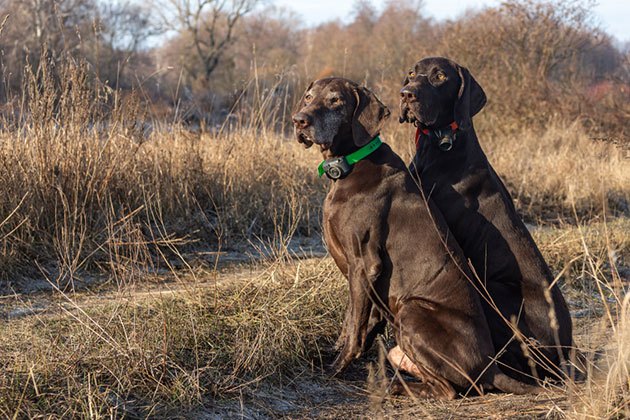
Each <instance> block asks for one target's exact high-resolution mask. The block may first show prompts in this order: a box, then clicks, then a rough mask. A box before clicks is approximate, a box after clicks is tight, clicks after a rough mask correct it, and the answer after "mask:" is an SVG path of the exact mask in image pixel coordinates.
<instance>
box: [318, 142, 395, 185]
mask: <svg viewBox="0 0 630 420" xmlns="http://www.w3.org/2000/svg"><path fill="white" fill-rule="evenodd" d="M381 144H383V142H382V141H381V139H380V138H379V137H378V136H376V137H374V138H373V139H372V141H371V142H369V143H368V144H366V145H365V146H363V147H362V148H360V149H359V150H357V151H356V152H352V153H350V154H349V155H348V156H339V157H334V158H330V159H326V160H325V161H323V162H322V163H320V164H319V167H318V168H317V170H318V172H319V176H320V177H321V176H322V175H324V174H326V176H327V177H328V178H330V179H334V180H337V179H341V178H343V177H345V176H346V175H348V174H349V173H350V172H352V166H353V165H354V164H355V163H357V162H359V161H360V160H362V159H365V158H366V157H367V156H368V155H370V154H371V153H372V152H374V151H375V150H376V149H378V148H379V147H380V145H381Z"/></svg>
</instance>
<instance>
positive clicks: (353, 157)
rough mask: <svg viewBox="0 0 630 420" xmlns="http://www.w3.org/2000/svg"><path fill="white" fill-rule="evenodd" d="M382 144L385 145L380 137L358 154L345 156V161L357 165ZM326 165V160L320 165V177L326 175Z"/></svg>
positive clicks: (318, 169)
mask: <svg viewBox="0 0 630 420" xmlns="http://www.w3.org/2000/svg"><path fill="white" fill-rule="evenodd" d="M381 144H383V142H382V141H381V138H380V137H379V136H376V137H374V138H373V139H372V141H371V142H369V143H368V144H366V145H365V146H363V147H362V148H360V149H359V150H357V151H356V152H352V153H350V154H349V155H348V156H344V159H345V160H346V162H348V164H349V165H354V164H355V163H357V162H359V161H360V160H362V159H365V158H366V157H367V156H369V155H370V154H371V153H372V152H374V151H375V150H376V149H378V148H379V147H380V145H381ZM324 163H326V161H325V160H324V161H322V163H320V164H319V166H318V167H317V171H318V172H319V176H320V177H321V176H322V175H324Z"/></svg>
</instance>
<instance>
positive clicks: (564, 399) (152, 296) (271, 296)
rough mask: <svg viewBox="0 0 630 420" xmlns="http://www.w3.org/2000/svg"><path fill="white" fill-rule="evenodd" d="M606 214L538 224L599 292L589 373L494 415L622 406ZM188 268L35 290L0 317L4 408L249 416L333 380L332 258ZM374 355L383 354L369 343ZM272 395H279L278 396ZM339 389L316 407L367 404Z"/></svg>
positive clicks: (588, 335)
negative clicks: (129, 283) (166, 280)
mask: <svg viewBox="0 0 630 420" xmlns="http://www.w3.org/2000/svg"><path fill="white" fill-rule="evenodd" d="M626 226H627V225H626ZM613 227H615V226H612V225H611V226H608V227H606V226H605V225H604V224H599V225H592V226H591V227H590V229H592V230H593V231H597V232H598V233H599V235H602V236H601V237H600V236H598V235H594V234H593V233H591V234H581V233H580V228H577V227H565V228H550V229H549V230H547V231H546V232H545V235H543V236H540V237H539V243H540V245H541V250H542V252H543V253H544V254H545V256H546V257H548V256H550V253H551V252H555V251H556V250H557V249H558V247H562V248H563V250H564V252H562V253H561V255H562V257H561V258H558V259H551V261H553V271H554V272H556V273H560V272H562V269H563V268H564V267H565V266H567V264H570V263H571V262H572V261H580V262H581V263H584V264H585V265H586V267H587V268H586V269H585V273H586V274H587V275H585V276H584V277H583V278H581V279H580V281H581V282H584V283H585V284H584V285H582V289H592V290H593V291H594V293H593V294H592V295H591V296H590V299H588V300H587V299H585V300H584V302H583V304H584V305H588V308H589V309H591V310H592V312H593V314H594V315H592V316H591V317H589V318H586V319H585V318H579V320H582V322H581V323H580V324H579V325H578V326H577V328H576V338H577V340H578V345H579V346H580V348H582V349H584V350H585V352H586V354H587V359H588V366H589V369H590V372H589V378H588V380H587V382H586V383H584V384H580V383H577V384H571V385H570V386H567V387H562V386H560V387H558V386H554V387H552V388H551V389H550V390H549V393H548V394H547V395H546V396H542V397H541V396H537V397H528V398H529V399H522V398H521V399H518V400H514V401H513V402H512V404H511V405H509V407H508V408H505V409H504V410H505V411H502V412H496V413H495V414H497V415H499V416H500V415H501V413H503V414H504V415H506V416H508V417H509V415H510V413H511V415H514V416H517V415H519V413H520V415H522V414H523V413H530V414H531V415H544V414H545V413H547V414H549V413H551V414H552V415H557V416H563V417H568V418H614V417H615V416H617V418H623V416H624V415H625V416H627V415H628V413H629V411H628V410H629V407H628V401H629V399H628V398H629V397H630V393H629V391H630V390H629V389H628V387H627V385H628V383H627V381H628V375H627V374H628V366H629V363H630V359H629V358H628V356H629V355H628V351H627V350H628V348H627V344H628V341H627V340H628V325H627V324H628V322H627V321H628V297H627V296H628V295H627V291H623V289H621V290H620V289H618V288H616V286H615V284H616V283H617V280H618V279H617V278H616V277H615V276H616V274H614V270H617V269H620V268H621V267H620V266H617V265H616V264H617V263H616V262H614V266H613V271H609V272H605V271H604V270H601V267H602V266H603V265H604V264H605V263H606V262H607V261H609V253H608V252H604V253H601V250H602V248H601V247H602V239H603V243H605V244H606V245H604V248H605V249H609V250H615V251H616V252H622V253H624V255H626V257H627V255H628V238H627V235H626V236H625V237H620V236H615V237H607V236H606V235H607V233H606V232H610V230H608V229H609V228H613ZM616 227H617V228H618V227H620V226H616ZM551 230H553V232H551ZM562 238H565V240H564V241H563V240H562ZM573 239H577V240H578V242H579V246H576V244H575V243H574V241H573ZM616 261H618V260H616ZM189 274H194V273H193V272H191V273H189ZM188 277H191V276H190V275H189V276H188ZM192 277H195V278H197V280H193V279H192V278H188V279H186V278H185V276H181V278H180V280H179V282H177V283H175V284H172V285H171V286H170V287H169V288H168V289H170V290H165V289H164V288H162V289H150V290H149V291H148V292H143V293H133V292H130V291H129V289H124V290H121V291H119V292H113V293H105V294H102V293H101V294H89V293H78V294H72V295H69V294H65V293H62V292H61V291H57V293H55V296H56V298H57V299H56V302H52V303H49V304H48V305H47V306H46V307H45V308H43V309H42V308H41V306H39V305H40V304H37V303H36V304H35V305H34V306H32V307H31V310H30V311H29V310H26V311H24V310H22V311H21V312H20V311H15V312H12V313H13V315H12V318H11V319H10V320H9V321H8V322H7V321H2V322H0V349H1V350H0V366H1V368H2V374H0V415H1V416H2V417H36V416H39V415H46V416H48V415H53V416H60V417H92V418H101V417H110V416H114V417H119V416H131V417H146V416H157V417H160V416H169V415H186V413H196V414H190V415H202V414H203V413H211V412H213V410H215V409H217V408H216V407H223V408H222V409H223V410H228V409H229V408H230V407H231V409H233V408H234V406H236V407H248V410H250V411H246V412H245V413H246V415H249V416H256V415H269V416H277V415H290V413H291V412H290V411H288V412H287V411H282V410H284V409H285V408H282V407H286V405H287V404H289V403H288V402H283V398H289V397H288V396H287V397H282V393H283V392H282V391H278V392H277V393H276V392H274V391H273V390H274V389H277V390H285V389H291V388H292V387H293V385H295V384H296V383H308V384H311V385H310V388H308V387H307V389H310V391H309V392H321V389H320V388H318V386H317V384H318V383H321V381H328V382H325V383H321V385H320V386H322V387H334V386H340V384H339V383H335V382H334V381H332V382H331V381H330V380H328V379H326V377H327V376H326V374H325V373H324V372H323V370H322V366H323V365H325V363H326V362H329V361H330V360H332V356H333V352H332V350H331V348H332V344H333V342H334V340H335V338H336V336H337V334H338V331H339V327H340V325H341V321H342V317H343V312H344V305H345V303H346V294H347V291H346V281H345V279H343V278H342V276H341V274H340V273H339V271H338V270H337V268H336V266H335V264H334V262H333V261H332V260H331V259H330V258H325V259H310V260H301V261H293V262H287V261H286V260H284V259H280V260H277V261H271V262H270V263H266V264H263V265H258V266H256V267H255V270H253V271H252V270H251V269H246V270H243V269H240V270H237V271H230V272H227V273H223V274H219V275H218V277H217V278H216V280H214V281H213V280H212V279H211V277H210V278H206V279H205V280H202V281H198V279H199V278H200V277H201V276H192ZM586 283H589V284H591V286H589V285H587V284H586ZM565 291H566V288H565ZM600 291H601V293H600ZM22 299H23V298H20V297H16V298H15V303H16V304H17V307H18V308H22V309H23V308H25V307H26V308H29V305H28V302H27V301H26V300H22ZM585 321H586V322H585ZM596 351H597V352H596ZM602 352H603V354H604V356H603V357H602V356H601V354H602ZM598 354H599V355H598ZM371 361H372V362H374V363H376V364H377V365H378V363H379V362H378V360H377V357H375V356H371ZM359 370H360V369H359ZM357 375H359V376H360V377H361V378H363V376H362V374H360V373H359V374H357ZM360 381H361V382H360V383H361V384H363V381H364V379H360ZM383 384H384V386H387V384H388V381H385V382H383ZM287 392H288V391H287ZM372 392H377V393H378V392H380V390H378V389H377V390H373V391H372ZM270 394H272V395H273V394H275V395H280V396H277V397H275V402H274V398H270V397H269V396H270ZM344 395H346V397H344ZM364 395H365V394H364ZM500 397H501V398H500V400H502V401H503V403H505V402H506V401H507V402H509V401H510V400H509V398H507V397H506V396H500ZM326 398H331V397H330V396H328V397H326ZM337 398H340V400H335V399H334V398H333V399H331V400H330V401H329V402H328V403H326V402H325V403H322V402H321V400H320V403H319V408H318V410H320V411H318V412H319V413H321V414H322V415H329V416H332V417H335V416H343V415H344V414H343V413H347V411H346V408H345V406H344V405H343V404H350V406H351V407H353V410H357V411H358V412H360V413H361V412H362V413H364V415H370V414H369V413H373V411H370V410H372V409H373V407H372V408H369V407H368V405H367V403H368V401H367V400H366V399H363V398H362V397H361V396H360V395H359V396H355V397H353V398H352V397H350V399H349V400H344V398H347V394H340V395H339V396H338V397H337ZM506 398H507V399H506ZM375 400H378V404H379V407H380V410H381V413H382V414H383V415H384V416H387V417H399V416H427V415H428V416H435V417H443V416H456V417H479V416H487V415H488V413H489V412H494V410H495V408H497V410H499V408H498V407H499V406H497V407H495V406H494V405H493V404H494V403H493V402H492V401H493V400H481V401H475V400H474V399H473V400H459V401H455V402H453V403H452V404H444V403H441V402H435V401H415V402H414V401H413V400H408V399H407V400H403V401H400V400H389V399H384V400H383V399H381V398H375ZM340 402H342V403H343V404H342V405H341V408H339V407H337V408H336V407H335V405H336V404H337V403H340ZM469 402H470V404H468V403H469ZM322 404H323V405H322ZM374 404H376V402H374V401H372V406H373V405H374ZM289 406H290V404H289ZM279 407H280V408H279ZM252 410H253V411H252ZM340 410H341V411H340ZM489 410H490V411H489ZM226 412H227V411H224V413H226ZM237 413H238V412H237ZM237 413H236V414H235V415H238V414H237ZM241 413H242V411H241ZM247 413H249V414H247ZM303 414H304V413H303Z"/></svg>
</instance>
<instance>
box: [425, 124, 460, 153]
mask: <svg viewBox="0 0 630 420" xmlns="http://www.w3.org/2000/svg"><path fill="white" fill-rule="evenodd" d="M458 128H459V126H458V125H457V123H456V122H455V121H453V122H452V123H450V124H449V125H447V126H446V127H442V128H439V129H437V130H429V129H427V128H420V127H418V129H417V130H416V150H418V149H419V148H420V136H421V135H424V136H425V137H429V138H435V139H437V142H438V147H439V148H440V150H441V151H443V152H448V151H449V150H451V149H452V148H453V141H454V140H455V138H456V136H457V129H458Z"/></svg>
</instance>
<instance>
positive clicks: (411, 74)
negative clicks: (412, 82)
mask: <svg viewBox="0 0 630 420" xmlns="http://www.w3.org/2000/svg"><path fill="white" fill-rule="evenodd" d="M414 77H416V73H415V72H413V71H410V72H409V78H411V79H413V78H414Z"/></svg>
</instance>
